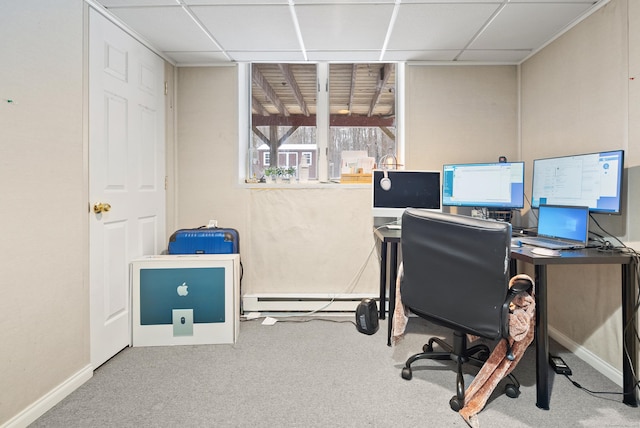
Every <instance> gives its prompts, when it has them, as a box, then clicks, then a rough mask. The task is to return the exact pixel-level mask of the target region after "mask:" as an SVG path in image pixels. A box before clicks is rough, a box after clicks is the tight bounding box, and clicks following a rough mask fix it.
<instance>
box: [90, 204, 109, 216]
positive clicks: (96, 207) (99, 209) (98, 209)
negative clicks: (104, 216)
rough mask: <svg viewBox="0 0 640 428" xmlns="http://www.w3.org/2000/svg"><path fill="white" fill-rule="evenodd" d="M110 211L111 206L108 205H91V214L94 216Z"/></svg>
mask: <svg viewBox="0 0 640 428" xmlns="http://www.w3.org/2000/svg"><path fill="white" fill-rule="evenodd" d="M110 209H111V205H109V204H103V203H102V202H98V203H97V204H94V205H93V212H94V213H96V214H100V213H103V212H105V213H106V212H108V211H109V210H110Z"/></svg>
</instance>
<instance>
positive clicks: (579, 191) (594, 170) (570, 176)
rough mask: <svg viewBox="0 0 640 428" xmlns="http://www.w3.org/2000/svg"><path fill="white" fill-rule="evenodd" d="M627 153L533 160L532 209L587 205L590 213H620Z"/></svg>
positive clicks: (603, 153)
mask: <svg viewBox="0 0 640 428" xmlns="http://www.w3.org/2000/svg"><path fill="white" fill-rule="evenodd" d="M623 170H624V151H623V150H613V151H606V152H599V153H587V154H579V155H570V156H561V157H554V158H546V159H536V160H534V161H533V189H532V192H531V207H532V208H538V207H539V206H540V205H572V206H573V205H575V206H588V207H589V211H590V212H595V213H607V214H620V210H621V205H622V174H623Z"/></svg>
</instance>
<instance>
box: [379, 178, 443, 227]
mask: <svg viewBox="0 0 640 428" xmlns="http://www.w3.org/2000/svg"><path fill="white" fill-rule="evenodd" d="M385 172H386V178H388V179H389V181H390V185H391V186H390V187H389V190H384V188H383V186H382V185H381V183H380V182H381V181H382V179H383V178H385ZM385 187H387V186H385ZM371 189H372V213H373V216H374V217H394V218H397V219H399V218H401V217H402V214H403V213H404V210H405V209H407V208H423V209H431V210H438V211H440V209H441V206H440V171H405V170H387V171H382V170H374V171H373V177H372V182H371Z"/></svg>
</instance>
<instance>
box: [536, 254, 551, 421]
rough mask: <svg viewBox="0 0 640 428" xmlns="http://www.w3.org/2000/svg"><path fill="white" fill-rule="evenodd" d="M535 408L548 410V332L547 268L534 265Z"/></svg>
mask: <svg viewBox="0 0 640 428" xmlns="http://www.w3.org/2000/svg"><path fill="white" fill-rule="evenodd" d="M535 276H536V280H535V281H536V290H535V291H536V406H538V407H539V408H541V409H544V410H549V398H550V390H549V389H550V386H551V385H550V382H549V332H548V329H547V267H546V266H544V265H536V267H535Z"/></svg>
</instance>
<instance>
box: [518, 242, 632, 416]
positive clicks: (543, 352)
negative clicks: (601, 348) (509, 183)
mask: <svg viewBox="0 0 640 428" xmlns="http://www.w3.org/2000/svg"><path fill="white" fill-rule="evenodd" d="M531 249H532V247H527V246H524V247H519V248H512V249H511V274H512V275H513V274H515V273H517V272H518V268H517V263H518V261H520V262H524V263H528V264H531V265H533V267H534V271H535V274H534V275H535V283H536V289H535V292H536V295H535V297H536V335H535V338H536V405H537V406H538V407H540V408H541V409H547V410H548V409H549V399H550V395H551V384H552V382H551V380H550V375H551V371H552V370H550V368H549V362H548V361H549V331H548V324H547V308H548V305H547V266H549V265H576V264H579V265H585V264H589V265H596V264H616V265H620V267H621V269H622V281H621V302H622V327H623V333H622V334H623V349H624V350H626V353H627V354H628V355H629V358H627V357H626V354H625V352H623V354H622V387H623V398H622V401H623V402H624V403H625V404H627V405H630V406H633V407H637V406H638V395H637V390H636V387H635V381H634V375H633V374H634V372H635V370H636V369H637V367H638V363H637V357H638V349H637V345H636V341H635V338H634V335H633V329H632V328H629V329H625V328H624V326H627V325H634V324H635V314H634V303H635V284H636V269H635V262H634V259H633V257H631V256H630V255H628V254H624V253H621V252H613V251H600V250H598V249H596V248H588V249H584V250H566V251H561V255H560V256H559V257H544V256H538V255H535V254H532V253H531Z"/></svg>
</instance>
